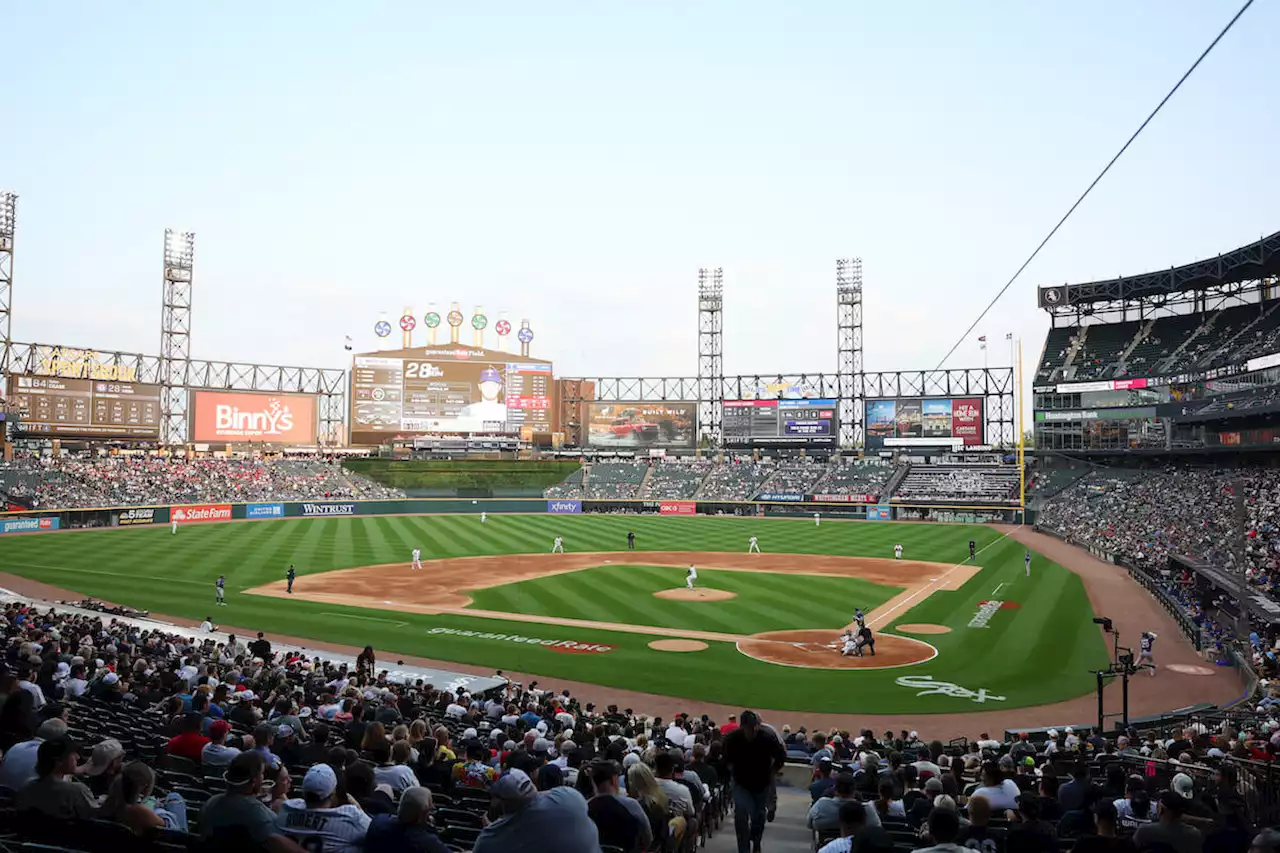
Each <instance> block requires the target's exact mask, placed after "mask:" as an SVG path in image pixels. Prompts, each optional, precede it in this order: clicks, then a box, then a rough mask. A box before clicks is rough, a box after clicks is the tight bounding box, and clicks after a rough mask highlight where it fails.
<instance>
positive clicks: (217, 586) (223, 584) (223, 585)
mask: <svg viewBox="0 0 1280 853" xmlns="http://www.w3.org/2000/svg"><path fill="white" fill-rule="evenodd" d="M213 592H214V595H215V596H217V598H216V599H215V600H214V603H215V604H217V605H218V606H219V607H226V606H227V602H226V601H224V600H223V599H224V598H225V597H226V594H227V576H226V575H218V579H217V580H216V581H214V584H213Z"/></svg>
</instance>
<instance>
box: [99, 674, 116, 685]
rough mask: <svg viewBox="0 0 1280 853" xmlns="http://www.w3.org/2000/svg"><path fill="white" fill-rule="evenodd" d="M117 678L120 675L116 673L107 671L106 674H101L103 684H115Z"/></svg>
mask: <svg viewBox="0 0 1280 853" xmlns="http://www.w3.org/2000/svg"><path fill="white" fill-rule="evenodd" d="M119 680H120V676H118V675H116V674H115V673H114V672H108V673H107V674H106V675H104V676H102V683H103V684H115V683H116V682H117V681H119Z"/></svg>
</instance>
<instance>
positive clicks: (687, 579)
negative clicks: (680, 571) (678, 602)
mask: <svg viewBox="0 0 1280 853" xmlns="http://www.w3.org/2000/svg"><path fill="white" fill-rule="evenodd" d="M697 579H698V567H697V566H695V565H694V564H693V563H690V564H689V571H688V572H687V573H685V576H684V585H685V587H686V588H687V589H693V582H694V581H696V580H697Z"/></svg>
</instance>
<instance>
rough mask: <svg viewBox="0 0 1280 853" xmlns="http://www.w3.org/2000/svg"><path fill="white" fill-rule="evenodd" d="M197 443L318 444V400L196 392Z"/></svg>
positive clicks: (299, 396)
mask: <svg viewBox="0 0 1280 853" xmlns="http://www.w3.org/2000/svg"><path fill="white" fill-rule="evenodd" d="M192 409H193V410H194V411H195V416H194V417H193V418H192V435H191V438H192V440H193V441H209V442H224V441H225V442H240V441H257V442H269V443H271V444H315V441H316V400H315V397H311V396H307V395H305V394H249V393H236V392H227V391H196V392H195V393H193V394H192Z"/></svg>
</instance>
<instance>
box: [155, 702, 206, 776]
mask: <svg viewBox="0 0 1280 853" xmlns="http://www.w3.org/2000/svg"><path fill="white" fill-rule="evenodd" d="M203 720H204V715H203V714H201V713H200V712H199V711H193V712H191V713H189V714H187V715H186V716H185V717H183V718H182V733H181V734H179V735H177V736H176V737H173V738H170V739H169V742H168V743H167V744H165V747H164V751H165V752H167V753H169V754H170V755H176V756H178V757H179V758H185V759H187V760H188V761H194V762H195V763H196V764H199V763H200V753H201V752H202V751H203V750H204V745H205V744H206V743H209V739H208V738H207V737H205V736H204V735H202V734H200V723H201V722H202V721H203Z"/></svg>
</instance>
